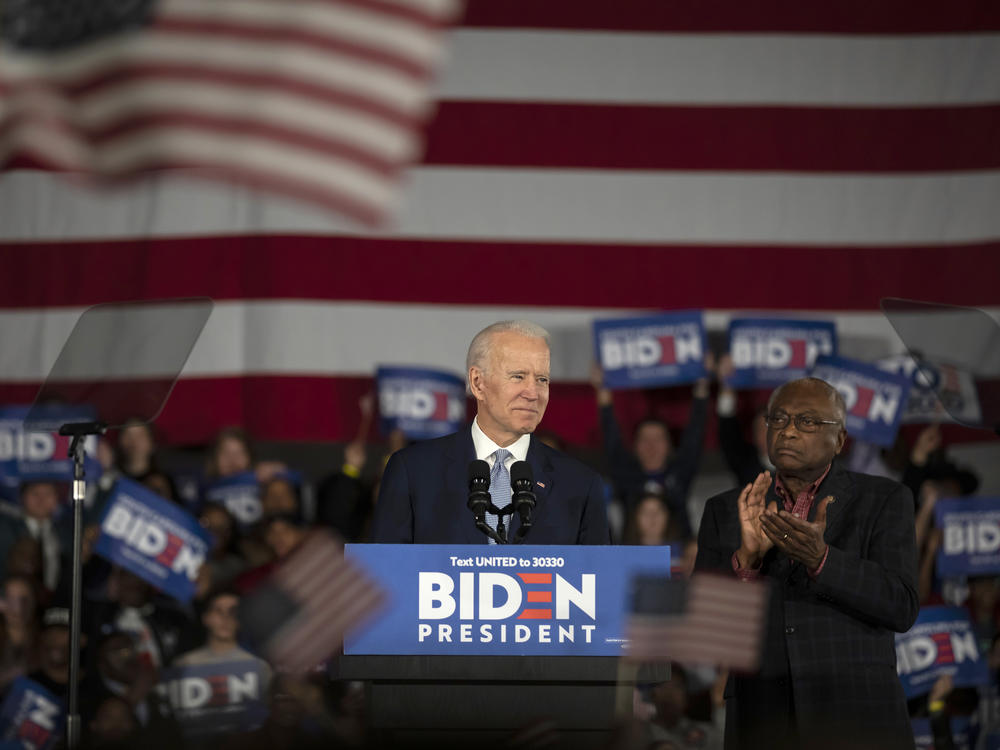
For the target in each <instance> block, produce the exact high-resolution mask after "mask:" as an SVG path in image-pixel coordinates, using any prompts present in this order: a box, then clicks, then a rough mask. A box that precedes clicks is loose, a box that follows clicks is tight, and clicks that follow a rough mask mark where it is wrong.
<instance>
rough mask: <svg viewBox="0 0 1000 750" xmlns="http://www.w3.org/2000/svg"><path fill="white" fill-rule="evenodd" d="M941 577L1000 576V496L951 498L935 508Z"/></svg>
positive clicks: (938, 571) (944, 499) (940, 502)
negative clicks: (939, 541) (938, 532)
mask: <svg viewBox="0 0 1000 750" xmlns="http://www.w3.org/2000/svg"><path fill="white" fill-rule="evenodd" d="M934 518H935V522H936V523H937V527H938V528H939V529H941V546H940V547H938V552H937V574H938V575H939V576H940V577H941V578H953V577H956V576H978V575H996V574H998V573H1000V497H948V498H941V499H940V500H938V501H937V504H936V505H935V506H934Z"/></svg>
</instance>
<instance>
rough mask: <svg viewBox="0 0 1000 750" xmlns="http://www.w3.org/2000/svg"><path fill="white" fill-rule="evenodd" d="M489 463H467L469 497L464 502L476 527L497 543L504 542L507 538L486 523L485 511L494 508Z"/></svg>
mask: <svg viewBox="0 0 1000 750" xmlns="http://www.w3.org/2000/svg"><path fill="white" fill-rule="evenodd" d="M489 488H490V465H489V464H488V463H486V462H485V461H481V460H480V461H472V462H470V463H469V499H468V501H467V502H466V505H468V508H469V510H471V511H472V515H473V516H474V517H475V519H476V528H477V529H479V530H480V531H481V532H483V533H484V534H486V536H488V537H489V538H490V539H492V540H493V541H495V542H496V543H497V544H506V543H507V540H506V539H502V538H501V537H500V536H499V535H498V534H497V532H495V531H494V530H493V529H491V528H490V525H489V524H488V523H486V511H487V510H493V511H495V510H496V509H495V508H494V507H493V501H492V500H491V499H490V493H489V492H487V490H489Z"/></svg>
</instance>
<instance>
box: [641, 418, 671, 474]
mask: <svg viewBox="0 0 1000 750" xmlns="http://www.w3.org/2000/svg"><path fill="white" fill-rule="evenodd" d="M634 443H635V445H634V447H635V457H636V458H637V459H639V465H640V466H641V467H642V470H643V471H659V470H660V469H662V468H663V466H664V464H666V463H667V458H668V457H669V456H670V433H669V432H667V429H666V427H664V426H663V425H662V424H657V423H656V422H647V423H646V424H644V425H642V426H641V427H639V429H638V430H637V431H636V433H635V441H634Z"/></svg>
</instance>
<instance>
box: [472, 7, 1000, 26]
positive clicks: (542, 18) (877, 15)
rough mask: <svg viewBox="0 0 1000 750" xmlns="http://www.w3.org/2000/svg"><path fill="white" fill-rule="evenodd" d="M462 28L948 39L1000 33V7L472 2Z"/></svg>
mask: <svg viewBox="0 0 1000 750" xmlns="http://www.w3.org/2000/svg"><path fill="white" fill-rule="evenodd" d="M462 25H463V26H479V27H486V28H527V29H532V28H533V29H593V30H599V31H647V32H653V31H692V32H695V31H717V32H754V31H761V32H766V31H781V32H817V33H818V32H828V33H842V34H913V33H920V32H932V33H933V32H936V33H944V32H955V31H995V30H997V29H1000V5H998V4H997V3H995V2H993V0H951V1H950V2H947V3H943V2H918V3H914V2H912V0H880V1H879V2H876V3H873V2H870V0H838V2H833V3H803V2H800V1H799V0H767V1H766V2H754V3H747V2H741V0H716V1H715V2H711V3H706V2H703V0H673V1H672V2H663V0H617V1H616V2H614V3H607V2H580V1H579V0H546V2H537V0H504V2H496V0H469V1H468V5H467V7H466V11H465V18H464V20H463V21H462Z"/></svg>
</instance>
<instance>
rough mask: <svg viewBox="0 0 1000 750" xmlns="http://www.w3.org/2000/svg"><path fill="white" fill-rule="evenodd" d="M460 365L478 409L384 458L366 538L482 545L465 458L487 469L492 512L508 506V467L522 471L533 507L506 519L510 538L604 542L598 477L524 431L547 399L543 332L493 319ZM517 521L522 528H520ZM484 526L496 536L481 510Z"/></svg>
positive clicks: (546, 351) (492, 518)
mask: <svg viewBox="0 0 1000 750" xmlns="http://www.w3.org/2000/svg"><path fill="white" fill-rule="evenodd" d="M466 365H467V372H468V384H469V391H470V392H471V393H472V395H473V397H474V398H475V399H476V402H477V406H478V409H477V414H476V418H475V420H474V421H473V423H472V424H471V425H470V426H469V427H466V428H464V429H462V430H459V431H458V432H456V433H453V434H451V435H447V436H445V437H442V438H437V439H434V440H428V441H424V442H419V443H415V444H414V445H411V446H409V447H408V448H404V449H403V450H401V451H398V452H397V453H395V454H393V456H392V458H390V459H389V463H388V465H387V466H386V469H385V474H384V475H383V478H382V486H381V490H380V492H379V498H378V502H377V503H376V506H375V516H374V521H373V526H372V541H374V542H382V543H408V542H414V543H420V544H485V543H486V541H487V536H486V534H485V533H484V532H483V531H482V530H481V529H480V528H477V525H476V518H475V517H474V515H473V512H472V511H470V510H469V508H468V507H467V502H468V500H469V496H470V491H469V485H470V464H472V463H473V462H474V461H476V460H477V459H478V460H481V461H485V462H486V464H487V465H488V468H486V469H484V472H485V475H486V476H488V477H489V492H490V494H491V497H492V502H493V504H494V505H495V506H496V507H497V508H498V509H501V510H504V509H506V507H507V506H509V505H510V504H511V503H512V495H513V493H512V490H511V487H512V485H513V483H512V474H511V471H512V469H511V467H512V466H514V467H515V469H514V473H515V474H518V472H520V471H521V470H527V471H528V472H530V479H528V480H524V481H525V484H526V485H527V490H526V491H527V492H529V493H530V494H531V495H532V496H533V498H534V507H533V509H531V510H530V519H525V517H524V516H523V515H520V514H514V515H508V516H506V519H505V521H504V523H505V525H506V526H507V527H508V528H509V539H510V541H511V542H514V541H521V542H523V543H525V544H607V543H608V542H609V541H610V538H609V534H608V524H607V516H606V512H605V507H604V493H603V491H602V486H601V480H600V477H598V475H597V474H596V473H595V472H594V471H592V470H591V469H588V468H587V467H585V466H584V465H583V464H581V463H579V462H578V461H575V460H573V459H571V458H569V457H568V456H566V455H564V454H562V453H560V452H559V451H556V450H554V449H552V448H550V447H548V446H547V445H544V444H543V443H542V442H541V441H540V440H538V438H537V437H535V436H534V435H533V434H532V433H533V432H534V431H535V428H536V427H538V423H539V422H541V420H542V416H543V415H544V414H545V407H546V406H547V404H548V400H549V335H548V333H547V332H546V331H545V329H544V328H542V327H540V326H538V325H536V324H534V323H531V322H529V321H503V322H500V323H494V324H493V325H491V326H488V327H487V328H485V329H483V330H482V331H480V332H479V333H478V334H476V336H475V338H473V340H472V343H471V345H470V346H469V353H468V357H467V359H466ZM517 462H523V463H521V464H520V465H517ZM525 463H526V464H527V466H525ZM471 468H472V469H473V470H474V469H475V467H471ZM518 476H520V475H519V474H518ZM519 516H520V517H519ZM525 520H530V521H531V527H530V530H527V531H526V533H523V534H522V533H519V532H520V531H521V530H522V529H527V524H525V523H524V522H525ZM485 523H486V524H487V525H488V526H489V528H490V530H491V531H492V532H493V533H497V528H498V527H497V517H496V516H495V515H492V514H487V515H486V516H485Z"/></svg>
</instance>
